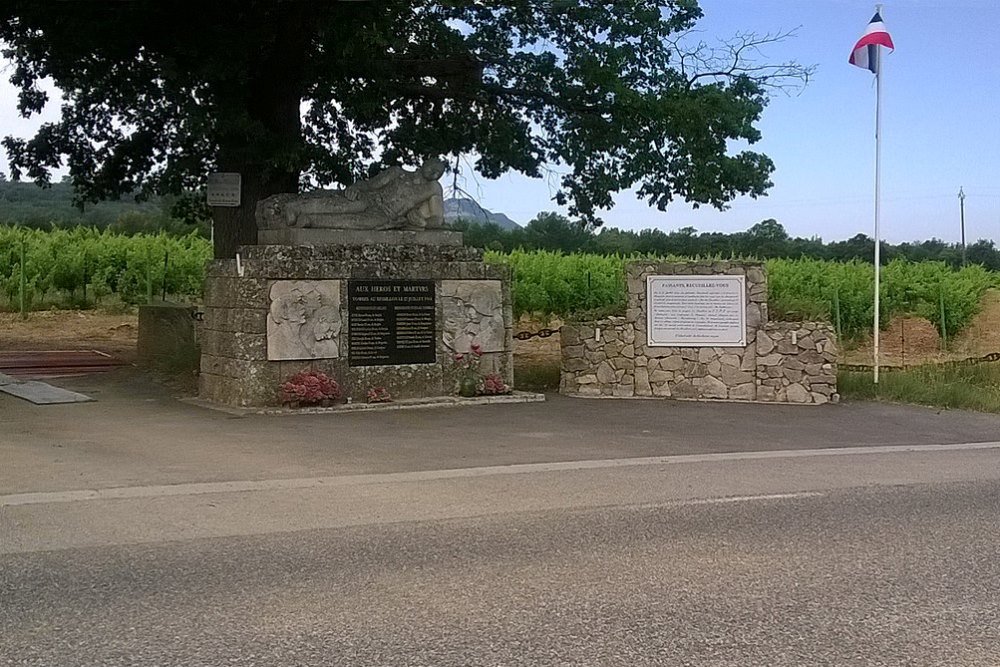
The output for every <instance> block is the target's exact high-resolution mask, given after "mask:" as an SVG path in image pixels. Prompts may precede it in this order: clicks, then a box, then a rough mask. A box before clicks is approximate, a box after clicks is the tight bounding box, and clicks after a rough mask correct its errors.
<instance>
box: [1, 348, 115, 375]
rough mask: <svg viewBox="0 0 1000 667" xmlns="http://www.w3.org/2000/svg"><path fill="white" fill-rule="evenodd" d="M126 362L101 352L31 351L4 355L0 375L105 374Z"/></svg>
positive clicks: (3, 353)
mask: <svg viewBox="0 0 1000 667" xmlns="http://www.w3.org/2000/svg"><path fill="white" fill-rule="evenodd" d="M124 365H125V362H123V361H122V360H120V359H116V358H115V357H112V356H111V355H110V354H106V353H104V352H100V351H98V350H31V351H15V352H0V373H3V374H5V375H10V376H11V377H15V378H17V379H19V380H40V379H44V378H56V377H70V376H74V375H86V374H88V373H104V372H107V371H110V370H114V369H115V368H118V367H120V366H124Z"/></svg>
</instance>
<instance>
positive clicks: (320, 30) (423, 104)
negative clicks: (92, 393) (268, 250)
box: [0, 0, 811, 250]
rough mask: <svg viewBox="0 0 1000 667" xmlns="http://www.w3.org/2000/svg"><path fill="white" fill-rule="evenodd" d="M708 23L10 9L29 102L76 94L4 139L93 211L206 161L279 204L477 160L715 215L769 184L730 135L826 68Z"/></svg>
mask: <svg viewBox="0 0 1000 667" xmlns="http://www.w3.org/2000/svg"><path fill="white" fill-rule="evenodd" d="M701 16H702V11H701V9H700V8H699V7H698V4H697V2H695V1H694V0H681V1H677V2H669V3H664V2H662V0H634V1H633V2H607V1H605V0H581V1H580V2H552V0H505V1H501V2H488V3H484V2H440V1H438V0H386V1H384V2H287V1H285V0H258V1H256V2H245V1H242V0H219V1H217V2H211V3H203V4H200V5H198V6H197V8H194V7H193V6H192V7H186V8H185V7H175V6H173V4H172V3H157V2H128V3H117V4H115V11H111V12H109V11H108V8H107V5H106V3H100V2H97V3H94V2H75V3H74V2H71V3H62V4H61V5H60V7H59V11H52V8H51V7H50V6H49V5H48V3H44V2H37V0H8V1H7V2H5V3H2V4H0V43H3V44H4V45H5V48H4V50H3V57H4V58H6V59H8V60H9V61H11V75H10V79H11V82H12V83H13V84H14V85H15V86H16V87H17V88H18V89H19V97H18V108H19V111H20V112H21V113H22V114H24V115H25V116H28V115H31V114H33V113H37V112H39V111H41V110H42V109H43V108H44V107H45V105H46V102H47V101H48V99H47V94H46V93H45V92H43V90H42V89H41V87H40V86H39V83H40V81H42V80H43V79H46V78H48V79H51V80H52V81H53V82H54V84H55V86H56V87H57V88H59V89H60V90H61V91H62V95H63V97H64V103H63V104H62V106H61V116H60V118H59V119H58V120H56V121H54V122H50V123H45V124H43V125H42V126H41V128H40V129H39V130H38V131H37V133H36V134H35V135H34V136H33V137H30V138H19V137H7V138H5V139H4V145H5V147H6V150H7V153H8V156H9V158H10V163H11V175H12V176H13V177H14V178H15V179H16V178H20V177H22V176H26V177H28V178H31V179H33V180H36V181H39V182H46V181H47V180H48V178H49V174H50V171H51V170H52V169H53V168H57V167H59V166H61V165H63V164H68V165H69V167H70V173H71V174H72V179H73V184H74V186H75V187H76V188H77V190H78V192H79V195H80V198H81V200H83V201H98V200H101V199H106V198H109V197H114V196H116V195H120V194H124V193H128V192H141V193H144V194H165V193H179V192H181V191H182V190H186V189H198V187H199V186H200V185H201V184H202V182H203V179H204V176H205V174H206V173H208V172H209V171H210V170H212V169H221V170H222V171H239V172H241V173H242V174H243V177H244V180H243V183H244V187H245V188H247V191H248V192H253V193H255V195H258V196H259V195H265V196H266V195H268V194H272V193H274V192H281V191H288V190H291V189H294V188H295V187H296V186H297V185H298V184H299V182H300V177H302V176H306V177H308V178H309V179H310V180H312V181H315V182H318V183H320V184H328V183H333V182H337V183H345V182H349V181H352V180H356V179H358V178H360V177H362V176H365V175H368V174H370V173H371V171H372V170H374V169H376V168H378V167H380V166H385V165H389V164H401V163H410V164H413V163H416V162H418V161H419V158H421V157H427V156H442V155H459V154H465V155H475V156H476V160H475V169H476V170H477V171H478V172H479V173H481V174H482V175H484V176H486V177H488V178H495V177H497V176H499V175H501V174H503V173H504V172H507V171H509V170H515V171H517V172H520V173H523V174H526V175H528V176H531V177H541V176H542V172H543V170H544V169H546V168H547V166H549V165H555V166H559V167H562V169H561V171H563V172H564V175H562V176H561V177H560V178H559V181H558V184H557V188H558V189H557V192H556V193H555V198H556V200H557V201H558V202H559V203H560V204H566V205H567V206H568V208H569V211H570V214H571V215H573V216H575V217H577V216H578V217H580V218H581V219H583V220H584V221H587V222H590V223H594V222H597V221H598V212H599V211H600V210H602V209H607V208H609V207H610V206H611V205H612V195H613V193H615V192H619V191H622V190H626V189H629V188H635V191H636V192H637V194H638V195H639V196H640V197H641V198H643V199H644V200H646V201H648V202H649V203H650V205H655V206H657V207H659V208H661V209H662V208H665V207H666V206H667V204H668V203H669V202H671V201H672V200H675V199H683V200H687V201H691V202H695V203H698V204H708V205H712V206H716V207H720V208H721V207H722V206H724V205H725V204H726V203H727V202H729V201H730V200H732V199H733V198H734V197H736V196H738V195H741V194H746V195H749V196H753V197H756V196H759V195H762V194H763V193H764V192H765V191H766V190H767V189H768V188H769V187H770V185H771V183H770V181H769V176H770V174H771V172H772V171H773V169H774V166H773V164H772V162H771V160H770V159H769V158H768V157H767V156H766V155H763V154H761V153H758V152H754V151H750V150H741V151H739V152H735V151H733V150H731V147H733V146H742V145H746V144H753V143H755V142H757V141H758V140H759V139H760V138H761V134H760V131H759V130H758V129H757V127H756V124H757V123H758V121H759V120H760V116H761V114H762V112H763V109H764V107H765V106H766V104H767V102H768V99H769V97H770V95H771V93H772V92H773V91H774V90H775V89H782V88H784V87H786V86H791V87H795V86H797V85H799V84H801V83H803V82H804V81H805V80H806V79H807V78H808V76H809V74H810V72H811V69H810V68H807V67H801V66H799V65H796V64H795V63H782V64H777V65H771V64H769V63H767V62H766V61H762V60H759V59H758V58H762V57H763V56H761V52H762V50H766V47H767V46H768V45H769V44H770V43H772V42H774V41H779V40H780V39H781V38H782V37H783V35H779V36H777V37H776V36H774V35H761V36H756V35H753V34H752V33H746V32H744V33H740V34H738V35H737V36H736V37H735V38H734V39H733V40H732V41H731V42H730V43H726V44H721V45H720V46H719V47H718V48H717V49H713V48H712V47H709V46H707V42H708V40H706V41H705V42H702V41H698V40H689V39H686V36H687V35H688V34H689V33H690V32H691V31H692V30H693V29H695V28H696V23H697V21H698V20H699V19H700V18H701ZM303 109H305V111H304V112H303ZM258 198H259V197H258ZM231 213H232V214H233V215H231V216H224V215H222V214H221V213H219V214H218V218H217V222H224V223H225V225H224V226H226V227H227V229H225V230H219V229H218V228H217V231H223V232H224V233H220V234H219V235H218V236H217V239H223V241H220V242H225V243H228V244H230V245H231V246H232V248H231V249H233V250H234V249H235V245H232V244H233V243H235V242H236V241H237V240H238V238H239V236H240V234H239V233H237V232H239V231H246V229H249V228H251V227H252V224H253V218H252V213H253V211H252V206H242V207H240V208H239V209H238V210H237V211H234V212H231ZM231 224H235V226H236V229H230V228H228V227H229V226H230V225H231Z"/></svg>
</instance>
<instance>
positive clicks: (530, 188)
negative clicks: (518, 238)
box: [466, 0, 1000, 242]
mask: <svg viewBox="0 0 1000 667" xmlns="http://www.w3.org/2000/svg"><path fill="white" fill-rule="evenodd" d="M701 6H702V9H703V11H704V14H705V17H704V19H702V21H701V22H700V24H699V28H700V29H702V30H704V31H705V34H704V37H705V38H706V39H708V38H711V37H724V36H731V35H733V34H734V33H735V32H737V31H739V30H753V31H757V32H768V31H771V32H774V31H777V30H789V29H792V28H798V34H797V37H795V38H793V39H790V40H788V41H787V42H785V43H783V44H779V45H775V46H774V47H773V48H771V49H770V50H769V51H768V52H767V55H769V56H770V58H769V59H770V60H773V61H784V60H796V61H798V62H800V63H803V64H815V65H817V67H818V69H817V72H816V75H815V79H814V80H813V81H812V82H811V83H810V84H809V85H808V86H807V87H806V88H805V89H804V90H803V91H802V93H801V94H800V95H798V96H793V97H785V96H780V95H779V96H777V97H775V98H774V99H773V100H772V102H771V104H770V106H769V107H768V108H767V109H766V110H765V112H764V116H763V119H762V122H761V123H760V128H761V130H762V132H763V135H764V137H763V139H762V140H761V141H760V142H759V143H758V144H756V146H755V147H754V148H755V150H762V151H763V152H765V153H767V154H768V155H769V156H770V157H771V158H772V159H773V160H774V162H775V164H776V167H777V169H776V171H775V173H774V176H773V179H772V180H773V181H774V187H773V188H772V189H771V191H770V194H769V196H767V197H764V198H761V199H758V200H752V199H749V198H745V199H739V200H737V201H735V202H734V203H733V205H732V206H731V208H730V209H729V210H727V211H724V212H718V211H716V210H715V209H711V208H701V209H698V210H697V211H695V210H692V209H691V208H690V207H687V206H685V205H684V204H681V203H678V204H676V205H671V207H670V208H668V210H667V211H666V212H664V213H661V212H659V211H657V210H656V209H655V208H652V209H651V208H650V207H649V206H647V205H646V204H645V203H644V202H641V201H638V200H636V199H635V197H632V196H629V195H628V194H627V193H622V194H621V195H619V196H618V197H617V198H616V203H617V206H616V207H615V208H614V209H613V210H612V211H611V212H610V213H607V214H606V215H605V216H604V217H605V220H606V224H608V225H611V226H615V227H622V228H628V229H640V228H644V227H657V228H660V229H664V230H670V229H676V228H679V227H684V226H688V225H690V226H693V227H696V228H698V229H699V230H720V231H737V230H741V229H745V228H747V227H749V226H750V225H752V224H754V223H756V222H759V221H761V220H763V219H766V218H775V219H777V220H778V221H779V222H781V223H782V224H784V225H785V227H786V228H787V229H788V230H789V232H790V233H792V234H794V235H800V236H812V235H818V236H822V237H823V238H824V239H842V238H848V237H850V236H853V235H854V234H857V233H867V234H869V235H870V234H872V227H873V224H874V213H873V207H874V204H873V201H874V199H873V197H874V173H875V141H874V134H875V87H874V76H873V75H872V74H871V73H870V72H867V71H866V70H862V69H859V68H857V67H853V66H851V65H849V64H848V62H847V58H848V56H849V55H850V51H851V47H852V46H853V45H854V43H855V42H856V41H857V39H858V38H859V37H860V36H861V33H862V32H863V30H864V28H865V26H866V25H867V23H868V21H869V20H870V19H871V17H872V14H873V13H874V4H872V3H869V2H862V1H858V0H797V1H796V0H792V1H788V0H784V1H782V2H778V1H777V0H702V2H701ZM882 13H883V19H884V20H885V23H886V26H887V28H888V30H889V32H890V34H891V35H892V37H893V41H894V42H895V44H896V50H895V52H893V53H892V54H890V55H887V56H886V57H885V64H884V70H883V72H884V73H883V89H882V125H883V127H882V134H883V142H882V236H883V238H885V239H889V240H892V241H904V240H912V239H924V238H929V237H931V236H936V237H938V238H944V239H947V240H958V236H959V209H958V197H957V195H958V189H959V186H964V188H965V192H966V194H967V198H966V202H965V206H966V234H967V237H968V238H970V239H971V240H975V239H977V238H989V239H992V240H996V241H998V242H1000V1H997V0H957V1H955V2H946V1H944V0H939V1H937V2H932V1H929V0H898V1H897V2H892V1H890V2H886V3H884V6H883V12H882ZM477 186H478V189H477ZM466 188H467V189H468V190H470V191H471V192H473V193H475V194H480V195H481V196H482V202H483V205H484V206H486V207H487V208H490V209H494V210H501V211H503V212H505V213H507V214H508V215H510V216H511V217H512V218H513V219H515V220H517V221H518V222H521V223H524V222H527V221H528V220H529V219H530V218H531V217H533V216H534V215H535V213H536V212H537V210H538V209H539V208H543V209H544V208H547V209H550V210H556V207H555V206H554V204H551V203H547V201H546V200H547V199H548V198H549V192H550V188H549V187H548V185H546V184H545V183H541V182H537V181H535V182H531V181H527V180H526V179H521V178H517V177H504V178H501V179H499V180H498V181H495V182H487V181H482V180H480V181H479V182H478V183H476V182H473V181H471V180H470V181H469V182H468V183H467V185H466Z"/></svg>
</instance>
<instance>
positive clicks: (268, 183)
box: [212, 159, 298, 259]
mask: <svg viewBox="0 0 1000 667" xmlns="http://www.w3.org/2000/svg"><path fill="white" fill-rule="evenodd" d="M219 167H220V169H221V170H222V171H233V172H238V173H239V174H240V175H241V177H242V184H241V192H240V205H239V206H234V207H221V206H216V207H215V208H213V209H212V224H213V225H214V230H213V235H214V238H215V248H214V250H215V258H216V259H229V258H232V257H235V256H236V251H237V249H238V248H239V247H240V246H241V245H256V244H257V221H256V219H255V218H254V211H255V209H256V207H257V202H258V201H260V200H261V199H264V198H265V197H270V196H271V195H274V194H278V193H281V192H297V191H298V174H291V173H282V174H276V173H274V172H272V171H270V170H265V169H264V168H263V167H262V165H260V164H254V163H251V162H240V161H239V160H232V161H224V160H222V159H220V160H219Z"/></svg>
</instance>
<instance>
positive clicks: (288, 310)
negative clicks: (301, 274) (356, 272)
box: [267, 280, 343, 361]
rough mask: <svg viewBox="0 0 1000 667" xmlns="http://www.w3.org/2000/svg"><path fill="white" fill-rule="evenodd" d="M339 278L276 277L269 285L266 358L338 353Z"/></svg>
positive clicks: (327, 356)
mask: <svg viewBox="0 0 1000 667" xmlns="http://www.w3.org/2000/svg"><path fill="white" fill-rule="evenodd" d="M342 328H343V324H342V322H341V313H340V281H339V280H278V281H275V282H274V284H272V285H271V305H270V311H269V312H268V316H267V359H268V361H281V360H288V359H336V358H337V357H339V356H340V332H341V329H342Z"/></svg>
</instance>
